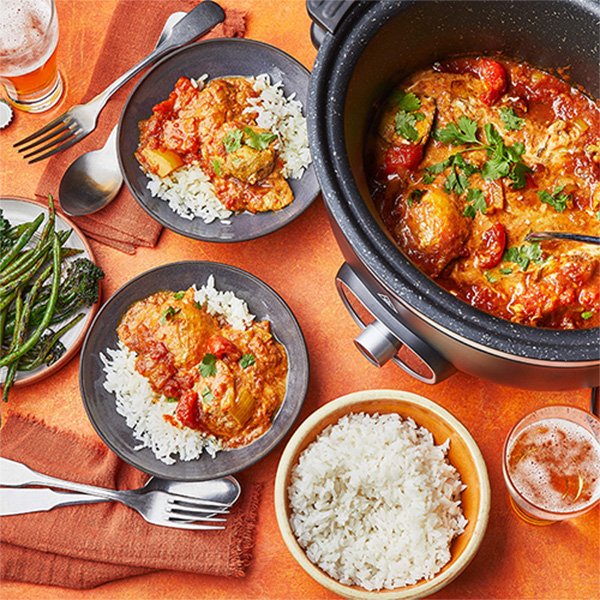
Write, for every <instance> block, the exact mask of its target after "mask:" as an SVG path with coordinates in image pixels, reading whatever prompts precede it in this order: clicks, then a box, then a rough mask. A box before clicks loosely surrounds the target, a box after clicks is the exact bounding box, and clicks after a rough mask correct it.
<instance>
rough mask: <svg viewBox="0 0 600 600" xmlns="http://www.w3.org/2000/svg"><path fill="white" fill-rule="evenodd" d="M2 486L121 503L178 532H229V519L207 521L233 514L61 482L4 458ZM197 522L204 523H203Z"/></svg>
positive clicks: (182, 500)
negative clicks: (49, 490) (79, 494)
mask: <svg viewBox="0 0 600 600" xmlns="http://www.w3.org/2000/svg"><path fill="white" fill-rule="evenodd" d="M0 485H3V486H9V487H23V486H30V485H46V486H49V487H52V488H60V489H64V490H71V491H73V492H82V493H84V494H92V495H94V496H96V497H100V498H107V499H108V500H114V501H116V502H121V503H122V504H125V506H128V507H129V508H133V509H134V510H137V512H138V513H140V515H142V517H143V518H144V519H145V520H146V521H148V523H152V524H153V525H162V526H165V527H175V528H177V529H203V530H208V529H225V526H224V525H220V523H223V522H225V520H226V519H224V518H221V517H214V516H213V517H206V516H205V515H207V514H213V515H214V514H221V515H223V514H227V513H228V512H229V511H228V505H227V504H223V503H221V502H215V501H213V500H200V499H196V498H191V497H190V496H182V495H179V494H171V493H168V492H163V491H160V490H151V491H140V490H121V491H117V490H110V489H107V488H101V487H96V486H94V485H87V484H85V483H76V482H74V481H67V480H64V479H58V478H56V477H51V476H49V475H43V474H41V473H38V472H37V471H34V470H33V469H30V468H29V467H27V466H26V465H24V464H22V463H19V462H16V461H14V460H9V459H8V458H2V457H0ZM196 521H202V523H198V522H196Z"/></svg>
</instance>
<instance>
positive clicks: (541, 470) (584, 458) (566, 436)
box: [508, 418, 600, 513]
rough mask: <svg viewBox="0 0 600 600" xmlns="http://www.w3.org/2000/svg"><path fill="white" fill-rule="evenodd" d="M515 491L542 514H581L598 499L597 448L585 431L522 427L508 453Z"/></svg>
mask: <svg viewBox="0 0 600 600" xmlns="http://www.w3.org/2000/svg"><path fill="white" fill-rule="evenodd" d="M508 455H509V459H508V471H509V474H510V478H511V480H512V483H513V484H514V486H515V488H516V489H517V490H518V491H519V492H520V494H521V495H522V496H523V497H524V498H526V499H527V500H528V501H529V502H531V503H532V504H534V505H536V506H538V507H539V508H541V509H543V510H548V511H551V512H558V513H569V512H576V511H580V510H584V509H585V508H586V507H588V506H590V505H591V504H593V503H594V502H596V501H597V500H598V499H599V498H600V443H599V442H598V441H597V440H596V439H595V438H594V436H593V435H592V434H591V433H590V432H589V431H588V430H586V429H585V428H584V427H582V426H580V425H578V424H577V423H573V422H571V421H567V420H565V419H556V418H554V419H545V420H543V421H538V422H537V423H533V424H532V425H529V426H528V427H526V428H525V429H524V430H523V431H522V432H521V433H520V434H519V435H518V436H517V438H516V439H515V440H514V442H513V443H512V445H511V447H510V448H509V454H508Z"/></svg>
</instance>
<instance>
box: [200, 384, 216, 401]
mask: <svg viewBox="0 0 600 600" xmlns="http://www.w3.org/2000/svg"><path fill="white" fill-rule="evenodd" d="M214 399H215V396H214V394H213V393H212V392H211V391H210V388H209V387H208V386H205V388H204V389H203V390H202V402H212V401H213V400H214Z"/></svg>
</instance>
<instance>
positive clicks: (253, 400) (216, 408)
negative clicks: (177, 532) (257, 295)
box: [117, 289, 288, 448]
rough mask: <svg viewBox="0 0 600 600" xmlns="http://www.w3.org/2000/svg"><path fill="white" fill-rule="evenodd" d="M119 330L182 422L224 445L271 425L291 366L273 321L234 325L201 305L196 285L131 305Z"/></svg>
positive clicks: (230, 445)
mask: <svg viewBox="0 0 600 600" xmlns="http://www.w3.org/2000/svg"><path fill="white" fill-rule="evenodd" d="M117 333H118V335H119V338H120V340H121V341H122V342H123V343H124V344H125V346H127V347H128V348H129V349H130V350H132V351H134V352H136V353H137V359H136V365H135V368H136V371H138V372H139V373H140V374H142V375H143V376H144V377H146V378H147V379H148V381H149V382H150V385H151V387H152V389H153V390H154V392H155V393H156V394H159V395H164V396H166V397H168V398H170V399H171V400H173V401H177V403H178V404H177V409H176V418H175V419H173V418H171V419H172V422H173V423H174V424H176V425H177V426H180V427H188V428H191V429H195V430H198V431H201V432H202V433H205V434H208V435H213V436H215V437H217V438H218V439H220V440H221V441H222V443H223V447H224V448H237V447H241V446H245V445H247V444H249V443H250V442H252V441H253V440H255V439H256V438H257V437H259V436H260V435H262V434H263V433H265V431H267V430H268V429H269V427H270V426H271V423H272V419H273V417H274V415H275V413H276V412H277V410H278V409H279V407H280V405H281V403H282V401H283V398H284V396H285V390H286V380H287V370H288V365H287V354H286V352H285V349H284V348H283V346H282V345H281V344H279V342H277V341H276V340H275V338H274V337H273V335H272V333H271V330H270V324H269V322H268V321H263V322H253V323H252V324H251V326H249V327H248V328H247V329H245V330H243V331H241V330H237V329H234V328H232V327H230V326H229V325H228V324H227V323H226V322H225V321H222V320H221V319H220V318H217V317H214V316H212V315H211V314H210V313H208V311H207V310H206V309H205V308H204V307H202V306H199V305H198V304H197V303H196V302H195V300H194V290H193V289H190V290H187V291H186V292H185V293H184V292H178V293H173V292H170V291H162V292H157V293H156V294H153V295H151V296H148V297H147V298H144V299H143V300H140V301H138V302H136V303H135V304H133V305H132V306H131V307H130V308H129V310H128V311H127V312H126V313H125V315H124V316H123V318H122V320H121V322H120V324H119V327H118V329H117Z"/></svg>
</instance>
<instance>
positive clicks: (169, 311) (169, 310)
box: [160, 306, 181, 325]
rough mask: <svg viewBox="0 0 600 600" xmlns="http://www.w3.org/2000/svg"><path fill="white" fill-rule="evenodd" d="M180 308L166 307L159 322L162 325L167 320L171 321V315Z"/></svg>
mask: <svg viewBox="0 0 600 600" xmlns="http://www.w3.org/2000/svg"><path fill="white" fill-rule="evenodd" d="M180 310H181V309H180V308H173V307H172V306H169V307H167V308H166V309H165V310H164V311H163V314H162V317H161V318H160V322H161V323H162V324H163V325H164V324H165V323H166V322H167V321H172V320H173V317H174V316H175V315H176V314H177V313H178V312H179V311H180Z"/></svg>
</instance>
